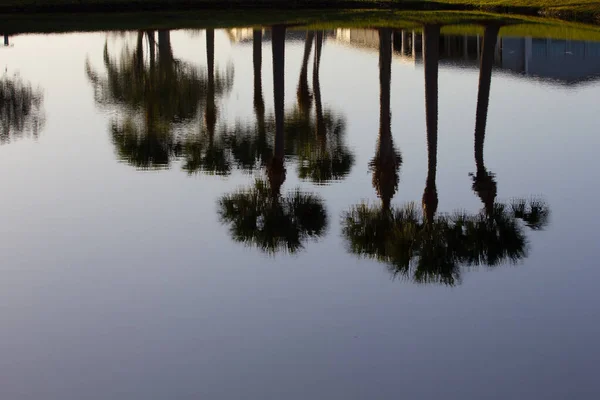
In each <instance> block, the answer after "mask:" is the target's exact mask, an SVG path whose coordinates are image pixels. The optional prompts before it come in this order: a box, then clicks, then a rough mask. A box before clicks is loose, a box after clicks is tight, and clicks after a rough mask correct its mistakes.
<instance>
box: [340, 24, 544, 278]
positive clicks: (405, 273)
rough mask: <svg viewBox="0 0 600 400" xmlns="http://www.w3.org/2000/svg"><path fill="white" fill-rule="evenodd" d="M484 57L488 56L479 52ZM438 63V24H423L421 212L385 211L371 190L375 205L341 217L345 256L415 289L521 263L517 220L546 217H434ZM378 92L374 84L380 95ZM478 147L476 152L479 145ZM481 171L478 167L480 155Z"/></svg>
mask: <svg viewBox="0 0 600 400" xmlns="http://www.w3.org/2000/svg"><path fill="white" fill-rule="evenodd" d="M380 35H381V32H380ZM386 38H387V34H386V35H385V36H384V35H381V36H380V43H385V40H386ZM486 38H487V41H488V43H489V42H490V40H491V39H489V38H488V36H486ZM484 46H485V44H484ZM387 47H388V46H387V45H383V46H380V60H381V59H382V54H384V55H385V54H386V53H385V52H386V50H387ZM488 47H489V46H488ZM492 51H493V47H492ZM485 56H486V57H487V56H488V55H487V53H486V55H485ZM383 58H385V57H383ZM438 61H439V26H425V27H424V30H423V63H424V74H425V111H426V125H427V153H428V172H427V179H426V185H425V191H424V194H423V201H422V213H420V212H419V211H418V209H417V207H416V206H415V205H414V203H409V204H407V205H404V206H402V207H398V208H396V207H390V206H389V205H386V201H385V200H384V199H383V196H381V194H380V192H381V191H378V194H379V195H380V197H382V203H383V206H382V207H373V206H368V205H367V204H359V205H356V206H353V207H352V208H351V209H350V211H348V212H346V213H345V214H344V217H343V220H342V231H343V235H344V237H345V238H346V241H347V243H348V246H349V250H350V251H351V252H353V253H355V254H357V255H362V256H367V257H371V258H375V259H378V260H380V261H383V262H385V263H386V264H387V265H388V266H389V270H390V272H391V273H392V274H393V275H394V276H398V275H399V276H402V277H404V278H405V279H408V280H411V281H414V282H420V283H426V282H437V283H442V284H446V285H455V284H456V283H458V282H460V277H461V268H460V267H461V266H473V265H488V266H494V265H498V264H501V263H503V262H507V261H508V262H516V261H518V260H521V259H523V258H524V257H526V256H527V241H526V237H525V233H524V231H523V227H522V226H521V224H520V223H519V220H523V221H524V222H525V224H526V225H528V226H529V227H531V228H532V229H536V228H537V229H540V228H542V227H543V225H544V223H545V219H544V217H543V216H547V215H548V214H549V211H548V207H547V206H546V205H545V204H544V203H543V202H540V201H536V202H527V201H525V200H516V201H513V203H512V204H511V205H504V204H498V203H493V201H492V206H491V207H487V206H486V208H485V210H486V211H485V212H481V213H476V214H473V215H470V214H466V213H462V214H455V215H445V214H443V215H437V207H438V196H437V190H436V182H435V181H436V170H437V114H438V104H437V102H438V100H437V99H438V93H437V91H438V89H437V80H438ZM483 65H484V64H483V61H482V66H483ZM486 65H487V64H486ZM486 68H487V67H486ZM490 69H491V65H490ZM382 72H383V74H382ZM385 72H386V71H385V69H383V68H381V63H380V77H381V76H385ZM486 74H487V71H483V72H482V76H484V77H485V76H486ZM490 77H491V72H490V74H489V76H488V78H487V79H488V82H487V88H488V91H487V93H488V94H489V79H490ZM484 81H485V78H484ZM481 87H483V88H484V91H485V87H486V82H483V85H481ZM383 89H384V87H383V86H382V93H383V92H384V90H383ZM480 95H481V88H480ZM386 97H387V96H383V95H382V101H381V103H382V105H383V104H385V100H386ZM486 103H487V99H486ZM480 104H481V102H478V117H479V112H480V111H479V110H482V109H483V108H480ZM383 109H384V107H383V106H382V119H383V118H385V114H384V113H383ZM485 109H487V104H486V106H485ZM479 126H480V125H479ZM477 131H478V130H476V136H477ZM476 142H477V139H476ZM481 143H483V141H481ZM480 147H481V153H482V151H483V146H480ZM477 152H478V150H477V146H476V153H477ZM476 158H477V156H476ZM481 165H483V156H482V154H481ZM392 193H393V192H392ZM392 196H393V194H392ZM494 198H495V194H494Z"/></svg>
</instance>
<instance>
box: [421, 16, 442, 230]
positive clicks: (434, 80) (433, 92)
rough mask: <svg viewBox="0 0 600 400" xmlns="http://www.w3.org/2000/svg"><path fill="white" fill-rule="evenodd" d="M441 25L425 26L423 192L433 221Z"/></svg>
mask: <svg viewBox="0 0 600 400" xmlns="http://www.w3.org/2000/svg"><path fill="white" fill-rule="evenodd" d="M439 53H440V27H439V26H437V25H426V26H425V27H424V28H423V66H424V70H425V121H426V124H427V182H426V185H425V192H424V193H423V209H424V213H425V217H426V218H427V221H428V222H429V223H431V222H432V221H433V217H434V216H435V213H436V211H437V205H438V197H437V188H436V184H435V177H436V169H437V139H438V132H437V130H438V62H439Z"/></svg>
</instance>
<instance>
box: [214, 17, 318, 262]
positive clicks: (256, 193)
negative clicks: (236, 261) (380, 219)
mask: <svg viewBox="0 0 600 400" xmlns="http://www.w3.org/2000/svg"><path fill="white" fill-rule="evenodd" d="M272 50H273V97H274V103H275V141H274V145H273V153H272V156H271V157H270V160H269V162H268V166H267V168H266V169H267V180H266V181H265V180H263V179H257V180H256V181H255V184H254V185H253V186H252V187H250V188H246V189H242V190H239V191H237V192H235V193H233V194H229V195H225V196H223V197H222V198H221V199H220V200H219V203H218V207H219V216H220V219H221V221H222V223H223V224H226V225H229V229H230V234H231V236H232V238H233V240H235V241H238V242H242V243H246V244H248V245H254V246H256V247H258V248H260V249H261V250H263V251H265V252H268V253H271V254H274V253H276V252H278V251H287V252H290V253H294V252H296V251H297V250H299V249H301V248H302V246H303V243H304V242H305V241H306V240H307V239H309V238H317V237H319V236H321V235H323V234H324V232H325V230H326V227H327V214H326V211H325V207H324V204H323V201H322V200H321V199H320V198H319V197H317V196H316V195H313V194H306V193H303V192H301V191H300V190H299V189H296V190H294V191H292V192H290V193H286V194H283V195H282V194H281V187H282V185H283V183H284V181H285V174H286V168H285V160H284V158H285V134H284V128H285V124H284V122H285V121H284V64H285V27H283V26H275V27H273V31H272Z"/></svg>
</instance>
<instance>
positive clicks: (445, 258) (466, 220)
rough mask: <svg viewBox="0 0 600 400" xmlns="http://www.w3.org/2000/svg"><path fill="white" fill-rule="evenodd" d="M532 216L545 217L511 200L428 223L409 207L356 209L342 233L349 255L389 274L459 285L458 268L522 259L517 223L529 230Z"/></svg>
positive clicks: (523, 243)
mask: <svg viewBox="0 0 600 400" xmlns="http://www.w3.org/2000/svg"><path fill="white" fill-rule="evenodd" d="M523 208H524V209H525V210H529V213H527V212H522V211H521V210H522V209H523ZM531 210H535V211H531ZM534 213H535V214H536V215H542V214H543V215H548V213H549V212H548V208H547V206H546V205H545V204H543V203H542V202H540V201H537V202H535V203H532V204H528V203H527V202H525V201H517V202H514V203H513V205H512V206H507V205H503V204H496V205H495V206H494V209H493V212H492V213H491V214H489V213H487V212H485V210H482V211H481V212H479V213H477V214H474V215H468V214H456V215H452V216H449V215H440V216H436V217H434V218H433V219H432V220H428V219H427V218H425V216H424V215H423V214H422V213H420V212H419V211H418V210H417V208H416V207H415V205H414V204H412V203H411V204H409V205H406V206H404V207H401V208H391V209H385V208H384V207H381V206H368V205H366V204H359V205H356V206H354V207H352V208H351V209H350V211H348V212H346V213H345V214H344V218H343V234H344V237H345V238H346V240H347V242H348V244H349V250H350V251H351V252H352V253H355V254H358V255H362V256H366V257H371V258H375V259H377V260H379V261H382V262H385V263H387V264H388V265H389V268H390V271H391V272H392V273H393V274H394V275H400V276H403V277H405V278H407V279H410V280H412V281H415V282H420V283H425V282H438V283H443V284H447V285H454V284H456V283H458V282H460V267H461V266H476V265H488V266H495V265H499V264H501V263H504V262H512V263H514V262H517V261H519V260H521V259H523V258H525V257H526V256H527V240H526V237H525V233H524V231H523V226H522V224H521V223H520V222H519V220H522V221H524V222H525V224H526V225H528V226H529V225H531V222H528V219H527V218H529V217H528V216H529V215H531V214H534ZM532 219H533V217H531V219H529V221H531V220H532ZM536 228H537V229H540V228H542V223H540V224H538V225H536Z"/></svg>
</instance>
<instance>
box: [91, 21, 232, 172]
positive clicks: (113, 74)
mask: <svg viewBox="0 0 600 400" xmlns="http://www.w3.org/2000/svg"><path fill="white" fill-rule="evenodd" d="M144 38H146V41H144ZM157 50H158V51H157ZM104 68H105V70H106V76H104V77H102V76H100V75H99V74H98V73H97V72H96V71H94V70H93V69H92V67H91V66H90V64H89V63H88V64H87V65H86V72H87V75H88V78H89V79H90V81H91V82H92V83H93V85H94V90H95V98H96V101H97V103H98V104H100V105H102V106H109V107H113V108H116V109H117V111H118V112H119V118H118V120H123V121H125V122H120V121H118V120H115V121H113V122H112V136H113V142H114V143H115V146H116V147H117V152H118V154H119V156H120V158H121V159H123V160H126V161H127V162H129V163H130V164H132V165H134V166H136V167H138V168H144V169H147V168H152V169H154V168H165V167H168V165H169V164H170V160H171V159H172V158H173V157H179V156H181V155H182V152H183V151H186V152H188V151H189V152H190V153H189V154H186V156H187V158H188V161H189V162H188V163H187V167H188V170H189V171H191V170H192V167H193V168H195V169H194V170H210V171H211V172H215V171H213V170H212V169H211V168H212V167H211V165H212V166H215V167H218V166H219V165H221V164H222V163H220V162H219V160H217V159H215V158H214V157H218V155H219V148H218V146H216V145H217V144H218V141H217V140H215V139H214V138H213V137H212V135H213V132H214V131H213V130H211V129H207V131H209V132H208V133H206V132H201V133H200V134H199V136H200V139H198V138H196V137H194V138H191V139H190V140H187V141H185V142H186V145H185V146H182V145H181V140H179V139H176V138H175V137H174V132H175V131H182V130H184V129H185V130H188V131H189V129H190V127H191V126H192V123H193V122H197V120H198V118H199V112H198V111H199V109H200V108H201V106H202V104H207V105H208V104H211V105H212V107H210V111H211V112H207V113H206V115H205V116H204V118H205V119H206V120H208V119H211V123H210V124H208V125H210V127H212V128H214V124H215V123H216V121H212V120H213V119H215V118H216V111H215V107H214V100H215V97H216V96H220V95H222V94H223V93H225V92H227V91H228V90H230V89H231V85H232V82H233V69H231V68H228V69H227V70H226V71H225V72H224V73H222V72H220V71H216V72H214V71H213V75H211V76H207V74H205V73H203V72H201V71H200V70H199V69H198V68H197V67H195V66H192V65H190V64H188V63H185V62H183V61H181V60H178V59H176V58H175V57H174V56H173V52H172V49H171V40H170V33H169V32H168V31H159V32H158V40H156V39H155V32H153V31H149V32H138V35H137V43H136V46H135V48H133V49H132V48H130V47H125V48H124V49H123V52H122V54H121V57H120V58H114V57H111V55H110V54H109V51H108V45H107V44H105V46H104ZM207 109H209V107H207ZM134 121H135V122H134ZM200 144H201V146H200V148H199V147H198V145H200ZM198 154H203V156H202V157H201V158H200V159H199V158H198ZM199 161H202V162H201V164H198V165H196V164H195V163H196V162H199ZM219 172H220V171H216V173H219Z"/></svg>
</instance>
